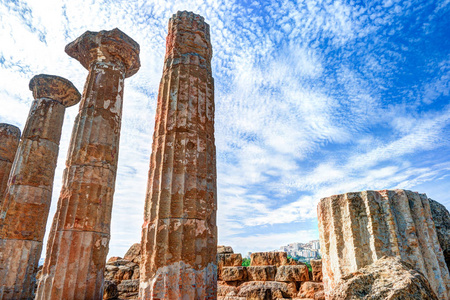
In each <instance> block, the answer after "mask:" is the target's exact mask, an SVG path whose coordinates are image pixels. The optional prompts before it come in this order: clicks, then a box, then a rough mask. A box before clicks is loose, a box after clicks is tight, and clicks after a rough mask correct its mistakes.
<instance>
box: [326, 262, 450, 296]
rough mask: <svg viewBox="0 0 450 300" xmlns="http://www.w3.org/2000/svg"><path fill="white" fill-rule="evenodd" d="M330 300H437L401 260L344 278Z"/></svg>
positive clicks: (368, 267) (427, 283) (430, 290)
mask: <svg viewBox="0 0 450 300" xmlns="http://www.w3.org/2000/svg"><path fill="white" fill-rule="evenodd" d="M327 299H329V300H341V299H349V300H357V299H367V300H369V299H370V300H416V299H417V300H419V299H420V300H437V299H442V300H445V299H448V298H441V297H437V296H436V295H435V293H434V291H433V289H432V288H431V286H430V284H429V282H428V281H427V279H426V278H425V276H423V274H421V273H420V272H417V271H416V270H414V268H413V266H412V265H410V264H407V263H405V262H403V261H401V260H400V258H398V257H383V258H380V259H379V260H377V261H376V262H374V263H373V264H371V265H368V266H365V267H364V268H361V269H359V270H358V271H356V272H353V273H350V274H348V275H346V276H343V277H342V278H341V280H340V281H339V282H338V284H337V285H336V286H335V287H334V288H333V290H332V291H331V295H330V296H329V297H328V298H327Z"/></svg>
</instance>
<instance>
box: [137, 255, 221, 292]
mask: <svg viewBox="0 0 450 300" xmlns="http://www.w3.org/2000/svg"><path fill="white" fill-rule="evenodd" d="M216 272H217V268H216V266H215V264H213V263H211V264H210V265H209V266H207V267H206V268H205V269H203V270H202V269H200V270H196V269H194V268H193V267H192V266H189V265H187V264H185V263H184V262H182V261H180V262H177V263H174V264H172V265H167V266H164V267H162V268H159V269H158V271H157V273H156V275H155V276H154V277H153V279H152V280H151V281H149V282H144V283H143V282H142V281H141V283H140V286H139V289H140V291H139V297H140V299H216V297H217V273H216ZM141 277H142V276H141ZM148 285H150V286H148Z"/></svg>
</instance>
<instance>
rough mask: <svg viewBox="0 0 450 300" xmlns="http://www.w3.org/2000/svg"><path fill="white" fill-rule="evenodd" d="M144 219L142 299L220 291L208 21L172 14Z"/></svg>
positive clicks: (188, 296)
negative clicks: (218, 285)
mask: <svg viewBox="0 0 450 300" xmlns="http://www.w3.org/2000/svg"><path fill="white" fill-rule="evenodd" d="M166 47H167V49H166V57H165V63H164V71H163V76H162V79H161V83H160V87H159V95H158V105H157V112H156V124H155V131H154V134H153V146H152V155H151V159H150V172H149V179H148V187H147V196H146V202H145V213H144V224H143V226H142V252H143V254H142V258H141V268H140V269H141V276H140V291H139V295H140V298H141V299H216V294H217V292H216V291H217V273H216V272H217V263H216V251H217V248H216V247H217V227H216V207H217V192H216V153H215V146H214V81H213V78H212V75H211V57H212V48H211V43H210V37H209V25H208V24H206V23H205V21H204V19H203V17H201V16H199V15H196V14H193V13H191V12H185V11H184V12H178V13H177V14H176V15H174V16H173V17H172V18H171V19H170V21H169V33H168V36H167V45H166Z"/></svg>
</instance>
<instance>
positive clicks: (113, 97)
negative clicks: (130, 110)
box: [36, 28, 140, 300]
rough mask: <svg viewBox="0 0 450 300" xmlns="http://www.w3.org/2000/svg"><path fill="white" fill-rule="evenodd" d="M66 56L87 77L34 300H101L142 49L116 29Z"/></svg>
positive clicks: (87, 37) (94, 35) (80, 43)
mask: <svg viewBox="0 0 450 300" xmlns="http://www.w3.org/2000/svg"><path fill="white" fill-rule="evenodd" d="M66 52H67V54H68V55H70V56H71V57H73V58H75V59H77V60H78V61H80V63H81V64H82V65H83V66H84V67H85V68H86V69H88V70H89V75H88V77H87V80H86V84H85V87H84V91H83V96H82V100H81V103H80V109H79V113H78V115H77V117H76V119H75V124H74V127H73V132H72V137H71V141H70V145H69V152H68V157H67V161H66V169H65V171H64V175H63V186H62V189H61V193H60V197H59V201H58V206H57V210H56V214H55V217H54V219H53V225H52V229H51V231H50V236H49V240H48V244H47V255H46V258H45V263H44V267H43V271H42V277H41V280H40V282H39V286H38V290H37V295H36V299H43V300H44V299H45V300H49V299H102V294H103V271H104V267H105V263H106V255H107V253H108V245H109V238H110V223H111V210H112V204H113V195H114V187H115V180H116V171H117V159H118V154H119V137H120V127H121V118H122V102H123V90H124V81H125V78H127V77H130V76H132V75H134V74H135V73H136V72H137V71H138V69H139V67H140V62H139V45H138V44H137V43H136V42H135V41H134V40H132V39H131V38H130V37H128V36H127V35H126V34H124V33H123V32H122V31H120V30H119V29H117V28H116V29H114V30H111V31H100V32H90V31H87V32H86V33H84V34H83V35H82V36H80V37H79V38H78V39H76V40H75V41H73V42H72V43H70V44H68V45H67V46H66Z"/></svg>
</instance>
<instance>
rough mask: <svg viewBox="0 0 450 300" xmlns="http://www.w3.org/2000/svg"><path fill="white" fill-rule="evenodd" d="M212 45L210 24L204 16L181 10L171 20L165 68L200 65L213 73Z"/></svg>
mask: <svg viewBox="0 0 450 300" xmlns="http://www.w3.org/2000/svg"><path fill="white" fill-rule="evenodd" d="M211 58H212V47H211V42H210V33H209V25H208V24H207V23H205V20H204V18H203V17H202V16H199V15H196V14H194V13H192V12H187V11H181V12H180V11H179V12H177V13H176V14H174V15H173V16H172V18H171V19H170V22H169V33H168V35H167V38H166V57H165V65H164V69H165V70H166V69H170V68H173V67H175V66H176V65H177V64H186V65H193V66H198V67H199V68H202V69H206V70H207V71H208V73H211Z"/></svg>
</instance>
